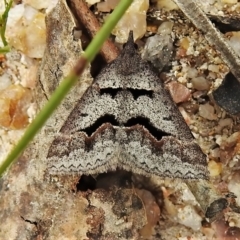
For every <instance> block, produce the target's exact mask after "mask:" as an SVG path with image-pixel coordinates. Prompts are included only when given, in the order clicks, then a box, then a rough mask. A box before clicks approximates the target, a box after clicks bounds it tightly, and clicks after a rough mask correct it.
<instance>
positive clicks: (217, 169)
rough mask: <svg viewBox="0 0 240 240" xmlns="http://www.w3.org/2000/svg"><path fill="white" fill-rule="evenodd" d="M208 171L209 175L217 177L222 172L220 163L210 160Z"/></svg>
mask: <svg viewBox="0 0 240 240" xmlns="http://www.w3.org/2000/svg"><path fill="white" fill-rule="evenodd" d="M208 171H209V174H210V177H217V176H219V175H220V174H221V172H222V163H220V162H215V161H214V160H211V161H209V162H208Z"/></svg>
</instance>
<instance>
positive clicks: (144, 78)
mask: <svg viewBox="0 0 240 240" xmlns="http://www.w3.org/2000/svg"><path fill="white" fill-rule="evenodd" d="M47 161H48V172H49V173H50V174H73V173H77V174H86V175H89V174H96V173H101V172H105V171H110V170H116V168H121V169H125V170H128V171H132V172H134V173H138V174H143V175H158V176H162V177H171V178H182V179H207V178H208V170H207V161H206V156H205V155H204V153H203V152H202V150H201V148H200V147H199V146H198V144H197V143H196V141H195V139H194V137H193V135H192V133H191V131H190V129H189V127H188V126H187V124H186V123H185V121H184V119H183V117H182V115H181V113H180V112H179V110H178V108H177V106H176V104H175V103H174V102H173V100H172V99H171V96H170V94H169V93H168V91H167V90H166V89H165V88H164V85H163V83H162V81H161V80H160V79H159V77H158V76H157V74H156V73H155V72H154V70H153V68H152V66H151V65H150V64H149V63H148V62H145V61H143V60H142V59H141V57H140V55H139V54H138V53H137V50H136V49H135V46H134V40H133V33H132V32H131V33H130V34H129V39H128V41H127V43H126V45H125V47H124V49H123V50H122V52H121V53H120V55H119V56H118V57H117V58H116V59H115V60H114V61H113V62H111V63H110V64H108V65H107V66H106V67H105V68H104V69H103V70H102V71H101V72H100V74H99V75H98V76H97V77H96V78H95V80H94V83H93V84H92V86H91V87H89V89H88V90H87V91H86V92H85V94H84V95H83V97H82V98H81V99H80V100H79V102H78V103H77V105H76V107H75V108H74V109H73V111H72V112H71V113H70V115H69V117H68V118H67V120H66V121H65V123H64V125H63V126H62V128H61V129H60V131H59V133H58V135H57V136H56V138H55V139H54V141H53V142H52V144H51V146H50V149H49V151H48V155H47Z"/></svg>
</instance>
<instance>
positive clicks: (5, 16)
mask: <svg viewBox="0 0 240 240" xmlns="http://www.w3.org/2000/svg"><path fill="white" fill-rule="evenodd" d="M12 3H13V0H10V1H9V2H7V1H6V0H4V4H5V11H4V13H3V14H2V16H1V28H0V35H1V39H2V42H3V45H4V46H7V45H8V42H7V40H6V37H5V31H6V26H7V19H8V12H9V10H10V8H11V6H12Z"/></svg>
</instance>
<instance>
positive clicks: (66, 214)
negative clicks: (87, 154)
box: [0, 0, 240, 240]
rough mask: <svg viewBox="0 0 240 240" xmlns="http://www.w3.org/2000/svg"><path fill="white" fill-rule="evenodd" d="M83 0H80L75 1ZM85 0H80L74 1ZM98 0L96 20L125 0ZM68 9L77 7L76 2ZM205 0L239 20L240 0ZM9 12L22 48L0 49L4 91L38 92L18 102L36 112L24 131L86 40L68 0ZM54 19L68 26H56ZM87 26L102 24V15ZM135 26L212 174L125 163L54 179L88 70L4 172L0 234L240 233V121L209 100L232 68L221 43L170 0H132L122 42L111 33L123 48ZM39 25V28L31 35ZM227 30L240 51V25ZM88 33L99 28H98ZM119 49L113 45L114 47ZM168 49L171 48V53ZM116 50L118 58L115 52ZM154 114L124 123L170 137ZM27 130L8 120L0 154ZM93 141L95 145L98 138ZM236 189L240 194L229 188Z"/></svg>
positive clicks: (136, 93)
mask: <svg viewBox="0 0 240 240" xmlns="http://www.w3.org/2000/svg"><path fill="white" fill-rule="evenodd" d="M74 1H75V0H71V3H72V2H74ZM79 1H81V0H78V1H77V2H79ZM97 1H98V0H88V4H90V5H91V10H92V13H93V16H97V18H98V19H97V21H98V22H100V24H101V23H102V22H104V19H105V18H106V17H107V15H108V13H109V12H111V9H113V8H114V7H115V4H116V2H115V1H112V0H105V1H99V2H97ZM57 2H58V4H57V7H56V9H54V12H53V13H51V14H47V16H48V17H50V18H53V19H48V21H47V23H48V24H47V29H46V28H45V24H44V17H45V14H46V13H49V12H50V11H51V9H53V7H54V6H55V5H56V3H57ZM69 2H70V1H69ZM96 2H97V3H96ZM198 3H199V4H200V2H198ZM92 4H93V5H92ZM71 6H72V7H74V6H75V4H73V5H72V4H71ZM0 8H1V6H0ZM201 8H202V9H203V10H204V12H205V13H207V14H208V16H209V15H211V16H215V19H216V18H217V21H222V22H226V19H227V22H228V23H230V24H231V19H235V20H234V21H233V22H234V24H235V23H236V22H237V21H238V18H239V17H238V14H239V9H240V3H239V2H237V1H236V0H218V1H215V0H206V1H204V2H203V1H202V2H201ZM81 9H82V11H83V12H82V13H81V11H80V14H82V15H84V16H87V17H89V15H87V14H86V12H84V10H83V8H81ZM146 11H147V12H146ZM76 12H77V11H76ZM78 13H79V12H78ZM147 15H148V16H147ZM9 16H10V17H9V22H8V28H7V37H8V38H9V40H11V41H9V42H11V43H13V46H14V47H15V50H14V51H11V52H10V53H9V54H7V55H6V56H0V59H1V63H2V64H1V66H0V73H1V76H0V90H1V92H2V91H3V92H9V90H11V89H23V90H24V88H29V89H35V90H36V91H34V92H33V93H31V95H34V97H33V98H32V100H31V101H33V102H28V100H30V98H28V97H27V98H25V99H26V100H27V101H25V100H24V101H23V103H24V104H23V105H22V103H21V99H24V97H23V98H18V99H19V100H20V103H21V104H20V105H21V106H24V108H23V110H24V111H22V112H21V111H19V113H20V116H21V114H23V115H24V117H25V119H26V120H27V121H23V122H22V123H23V124H22V126H21V125H20V128H21V127H24V125H25V123H26V122H28V121H29V122H31V120H32V119H33V118H34V116H35V114H36V110H37V109H39V108H41V106H42V105H43V104H44V103H45V101H46V99H47V98H48V97H49V95H50V94H51V91H52V90H53V89H54V88H55V87H56V85H58V83H59V82H60V81H61V79H56V77H57V76H58V77H60V76H64V75H65V74H67V73H68V71H69V70H70V68H71V67H72V65H73V63H74V62H75V61H76V59H77V57H78V54H79V53H81V51H82V48H81V41H80V40H77V39H78V38H76V36H75V35H73V33H74V32H75V30H76V23H75V22H74V18H73V17H72V14H71V12H70V11H69V8H68V7H67V5H66V2H65V1H64V0H61V1H55V0H53V1H31V0H28V1H27V0H26V1H25V0H24V1H22V2H21V3H18V4H16V5H14V6H13V8H12V9H11V11H10V14H9ZM75 17H76V16H75ZM146 17H147V18H146ZM150 18H151V19H150ZM230 18H231V19H230ZM76 19H78V18H76ZM79 19H80V18H79ZM56 22H57V24H59V26H54V24H55V23H56ZM89 22H91V25H92V26H93V27H94V28H95V27H96V26H95V25H94V21H92V20H91V21H89ZM129 22H131V24H133V25H134V26H135V27H136V28H134V36H135V37H136V38H138V39H137V40H136V43H137V45H138V46H139V50H138V51H139V52H143V51H144V50H143V48H145V47H146V48H147V53H148V54H147V55H148V56H150V60H151V59H152V60H153V62H155V63H157V64H156V66H155V67H156V68H158V67H159V69H160V68H162V65H164V64H167V65H166V66H165V67H164V68H163V70H162V72H161V73H160V74H159V75H160V76H161V80H162V82H163V85H164V87H165V86H166V87H167V88H168V89H169V90H170V93H171V94H172V98H173V99H174V101H175V102H176V103H178V108H179V110H180V112H181V114H182V116H183V117H184V120H185V121H186V123H187V124H188V126H189V128H190V129H191V132H192V134H193V135H194V138H195V139H196V142H197V144H198V145H199V146H200V147H201V149H202V151H203V152H204V154H206V156H207V164H208V166H207V167H208V170H209V175H210V180H209V181H205V180H200V179H199V180H197V181H193V180H191V181H186V180H185V181H184V182H182V181H181V180H179V179H175V178H172V179H169V178H161V177H157V176H150V177H145V176H143V175H137V174H135V173H132V172H124V173H122V171H120V170H119V169H117V170H116V171H113V172H111V171H108V172H107V173H104V174H94V175H91V178H90V183H89V176H86V175H83V176H81V177H80V176H78V175H74V176H71V175H67V176H66V175H59V174H58V175H51V176H49V174H48V172H47V171H46V169H47V166H46V159H47V154H48V149H49V147H50V145H51V144H52V142H53V141H54V139H55V138H56V136H59V135H58V134H59V132H61V131H60V129H61V127H62V126H63V125H64V123H65V122H66V120H67V119H68V116H69V114H70V113H71V111H72V109H74V108H75V106H77V104H78V102H79V101H81V100H80V99H81V97H82V95H83V93H84V92H85V90H86V89H87V88H88V87H89V86H90V85H91V82H92V78H91V76H90V73H89V69H87V70H86V71H85V72H84V75H83V76H82V78H81V81H80V82H79V83H78V85H77V86H76V88H75V89H73V91H72V92H71V94H70V95H69V96H68V99H67V100H66V101H65V102H64V103H63V105H61V107H60V108H59V109H58V110H57V112H56V113H55V115H54V116H53V117H52V119H50V120H49V121H48V123H47V124H46V126H45V127H44V129H43V130H42V131H41V132H40V134H39V136H38V137H37V138H36V139H35V141H34V142H33V143H32V144H31V146H30V147H29V148H28V149H27V151H26V152H24V154H23V156H21V157H20V158H19V161H18V162H16V164H14V165H13V166H12V168H11V169H10V170H9V172H8V173H7V174H6V175H5V176H4V177H3V178H2V179H1V188H0V220H1V221H0V222H1V224H0V239H20V238H21V239H61V238H65V239H123V240H125V239H166V240H168V239H174V240H175V239H176V240H179V239H180V240H186V239H201V240H202V239H203V240H205V239H206V240H208V239H213V240H215V239H225V240H230V239H238V238H239V228H240V218H239V207H238V206H239V205H240V195H239V188H240V178H239V176H240V174H239V146H240V145H239V136H240V132H239V130H240V121H239V118H238V117H233V116H231V115H229V114H228V113H227V112H225V111H224V110H222V109H221V108H220V107H219V106H218V105H217V104H216V102H215V103H214V101H213V100H212V96H211V92H212V91H214V90H215V89H217V88H218V87H219V86H220V84H221V83H222V80H223V79H224V77H225V75H226V74H227V73H228V72H229V69H228V66H227V65H226V64H225V63H224V62H223V61H222V59H221V54H219V53H218V52H216V51H215V48H214V46H210V45H209V44H208V42H207V41H206V39H205V36H204V35H203V34H202V33H201V31H199V30H198V29H197V28H196V27H194V25H193V24H192V23H191V22H190V20H188V19H187V18H186V17H184V14H183V13H182V12H181V11H180V10H179V9H178V7H177V5H176V4H174V3H173V2H171V1H170V0H167V1H166V0H158V1H148V0H135V1H134V4H133V7H132V8H130V9H129V10H128V13H127V14H126V15H125V16H124V19H123V20H122V21H121V23H120V24H119V25H118V26H117V28H116V29H115V30H114V34H116V35H117V38H115V37H114V36H111V40H112V41H113V42H114V44H116V45H117V46H118V47H120V49H122V44H119V43H118V41H119V42H122V43H123V42H126V39H127V37H128V34H129V30H130V29H129V26H130V25H129V24H126V23H129ZM143 23H144V24H143ZM234 24H232V25H234ZM79 26H80V25H78V24H77V29H78V30H80V31H78V30H77V31H78V32H79V33H80V34H79V36H80V39H81V40H82V41H85V39H87V38H85V37H86V36H85V35H84V34H85V33H84V31H82V35H81V29H79ZM216 26H217V24H216ZM32 28H35V29H37V30H36V31H35V30H34V31H33V30H32ZM45 29H46V30H45ZM74 29H75V30H74ZM95 29H96V28H95ZM228 30H230V31H232V30H238V29H237V28H235V29H233V28H229V29H228V28H226V27H225V28H224V31H223V32H224V33H225V32H226V33H225V36H224V41H227V42H228V43H229V44H230V45H231V46H232V47H233V48H234V49H235V50H236V53H238V52H239V50H238V49H239V48H238V47H239V36H240V35H239V32H229V31H228ZM90 31H92V33H94V30H93V29H92V30H90ZM25 33H27V37H26V38H25V37H24V36H25ZM164 33H165V34H164ZM45 34H46V35H47V39H48V41H47V42H48V43H47V45H46V41H45V40H44V39H45V37H44V36H45ZM143 35H144V36H143ZM150 36H151V37H153V38H154V37H155V36H156V37H155V38H154V39H155V40H156V39H162V40H163V41H162V43H161V44H158V45H156V46H157V48H156V49H157V50H156V52H154V50H155V49H154V48H152V45H151V44H149V45H148V44H145V43H146V41H147V39H149V37H150ZM10 38H11V39H10ZM154 39H153V40H154ZM20 40H21V41H20ZM49 41H50V42H49ZM51 41H53V42H54V43H53V42H51ZM149 41H150V40H149ZM150 42H151V41H150ZM109 44H111V41H110V43H109ZM45 45H46V48H45ZM153 45H155V44H153ZM25 46H27V48H26V47H25ZM148 46H149V47H148ZM44 48H45V49H46V50H45V53H44V51H43V50H44ZM49 48H51V49H49ZM74 49H77V51H74ZM108 49H110V48H108ZM111 49H115V46H114V48H111ZM151 51H152V52H151ZM158 51H160V52H158ZM43 53H44V56H43ZM49 53H51V54H49ZM52 53H54V54H52ZM168 53H172V55H171V56H169V55H170V54H168ZM113 55H116V52H114V54H113ZM33 57H34V58H33ZM159 57H160V58H162V60H164V64H158V60H157V59H158V58H159ZM36 58H38V59H36ZM41 58H43V59H42V61H41V62H42V63H41V67H40V69H39V72H40V73H41V74H40V79H39V80H40V82H41V85H40V86H39V85H38V83H37V79H38V77H37V76H39V75H36V69H37V68H38V67H39V65H40V61H39V60H41ZM57 59H59V61H58V60H57ZM106 59H112V57H111V56H110V58H109V55H108V58H106ZM168 61H169V62H168ZM106 62H108V60H106ZM166 62H168V63H166ZM125 65H126V66H127V64H125ZM126 66H125V69H127V67H126ZM123 67H124V66H123ZM123 69H124V68H123ZM12 85H13V86H14V87H12ZM16 86H17V87H16ZM94 86H96V85H94ZM157 86H158V84H157V85H156V87H157ZM5 89H6V90H5ZM29 89H27V91H25V90H24V91H22V93H23V94H22V93H21V94H22V95H19V96H24V92H30V90H29ZM43 89H44V92H43ZM119 91H121V89H119V88H117V89H115V90H113V89H112V86H110V87H107V88H104V89H101V90H100V93H99V95H100V97H101V98H103V96H107V97H108V98H107V97H106V98H107V99H109V100H110V101H112V102H114V100H115V99H116V97H118V96H119V95H120V94H119ZM35 92H36V95H35ZM96 92H98V91H97V90H96ZM126 92H128V95H127V98H126V99H129V97H130V96H132V101H135V102H137V101H139V99H141V98H142V97H143V96H144V97H145V98H146V99H153V97H154V96H155V90H150V91H149V90H144V91H143V89H142V90H140V89H138V90H136V89H135V90H133V89H131V87H130V88H129V87H128V88H127V89H126ZM4 96H6V95H4ZM7 96H8V97H9V96H10V95H7ZM15 97H17V95H13V98H15ZM0 98H1V97H0ZM18 99H16V100H17V101H15V102H16V103H17V104H14V105H13V108H14V109H13V110H15V109H16V107H18V106H19V105H18V101H19V100H18ZM8 100H9V98H5V97H4V98H1V103H2V105H1V106H10V105H11V104H8V105H7V104H4V103H5V101H8ZM13 100H14V99H13ZM35 100H36V102H34V101H35ZM1 109H2V110H4V109H7V108H2V107H1ZM20 110H21V109H20ZM6 112H7V111H6ZM133 113H134V112H133ZM3 116H8V115H7V114H4V115H2V116H1V121H3V122H4V121H5V119H4V118H3ZM16 116H19V115H16ZM26 116H27V117H28V119H27V118H26ZM106 119H110V120H109V121H110V122H111V123H112V124H113V125H114V124H115V125H116V124H119V122H117V121H116V120H117V119H114V118H112V117H111V116H110V118H109V116H106V118H103V119H100V120H103V122H102V123H101V124H103V123H104V122H106V121H105V120H106ZM16 120H17V123H21V121H18V120H19V119H16ZM145 120H146V119H145ZM145 120H144V119H142V118H140V117H138V118H137V119H133V120H131V121H130V122H128V121H125V122H126V124H127V126H125V127H126V128H127V127H131V126H132V125H134V124H136V123H141V125H142V126H148V130H149V132H150V133H151V135H152V136H153V137H154V138H156V139H157V138H161V135H163V134H164V135H165V136H164V137H170V136H169V134H168V132H166V131H162V133H160V134H157V135H156V136H155V135H154V134H153V132H154V131H150V130H151V129H150V128H149V126H150V124H149V122H148V121H145ZM123 122H124V121H123ZM125 122H124V123H125ZM101 124H100V125H101ZM96 126H97V125H96ZM20 128H19V129H18V130H14V129H10V128H8V127H7V125H6V126H5V127H1V128H0V133H1V134H0V136H1V138H0V140H1V144H0V159H1V160H2V159H4V157H5V156H6V154H7V153H8V152H9V149H10V148H11V147H12V146H13V145H15V143H16V142H17V141H18V139H19V138H20V137H21V135H22V133H23V131H24V129H20ZM85 130H86V133H88V134H89V135H91V134H92V133H94V132H95V131H96V128H95V129H94V126H92V127H90V128H87V129H85ZM138 139H139V138H138ZM191 139H192V138H191ZM78 144H79V143H78ZM87 147H88V149H91V144H88V145H87ZM133 149H134V148H133ZM114 167H115V166H114ZM229 191H231V192H233V193H234V194H229ZM16 203H17V204H16ZM206 215H207V217H208V218H206ZM207 221H208V222H207ZM209 221H210V222H209Z"/></svg>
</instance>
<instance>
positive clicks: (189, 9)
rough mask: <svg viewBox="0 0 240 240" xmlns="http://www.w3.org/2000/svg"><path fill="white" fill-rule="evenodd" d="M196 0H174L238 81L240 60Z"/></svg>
mask: <svg viewBox="0 0 240 240" xmlns="http://www.w3.org/2000/svg"><path fill="white" fill-rule="evenodd" d="M195 1H196V0H174V2H175V3H176V4H177V5H178V7H179V8H180V9H181V10H182V11H183V13H184V14H185V15H186V16H187V17H188V18H189V19H190V20H191V21H192V23H193V24H194V25H195V26H196V28H197V29H199V30H201V31H202V32H203V34H204V35H205V38H206V39H207V41H208V42H209V43H210V44H211V45H213V46H214V48H215V49H216V50H217V51H218V52H219V53H220V54H221V56H222V58H223V61H224V62H225V63H226V64H227V65H228V67H229V68H230V70H231V72H232V73H233V75H234V76H235V77H236V78H237V79H238V81H239V82H240V60H239V58H238V56H237V55H236V54H235V52H234V51H233V50H232V48H231V47H230V46H229V45H228V44H227V43H226V41H225V40H224V38H223V37H222V35H221V33H220V32H219V31H218V30H217V29H216V28H215V27H214V26H213V24H212V23H211V21H210V20H209V19H208V17H207V16H206V14H205V13H204V12H203V11H202V9H201V7H200V6H199V5H198V4H197V3H196V2H195Z"/></svg>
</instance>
